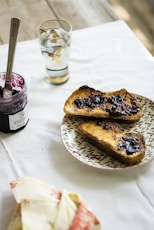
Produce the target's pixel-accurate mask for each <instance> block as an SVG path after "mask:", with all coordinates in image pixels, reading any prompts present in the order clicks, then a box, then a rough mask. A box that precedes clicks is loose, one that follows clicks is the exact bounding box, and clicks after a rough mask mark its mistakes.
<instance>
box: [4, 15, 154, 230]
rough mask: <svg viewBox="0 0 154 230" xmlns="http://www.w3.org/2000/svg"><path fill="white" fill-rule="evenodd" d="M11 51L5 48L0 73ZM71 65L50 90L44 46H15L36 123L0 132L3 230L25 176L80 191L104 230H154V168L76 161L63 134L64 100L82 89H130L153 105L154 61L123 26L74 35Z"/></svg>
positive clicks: (33, 43)
mask: <svg viewBox="0 0 154 230" xmlns="http://www.w3.org/2000/svg"><path fill="white" fill-rule="evenodd" d="M7 48H8V46H7V45H4V46H0V70H1V71H5V69H6V62H7ZM69 66H70V75H71V77H70V80H69V81H68V82H67V83H66V84H64V85H61V86H53V85H49V84H47V83H46V82H45V81H44V79H43V77H44V73H45V69H44V63H43V59H42V56H41V53H40V49H39V45H38V41H37V40H31V41H26V42H21V43H18V44H17V48H16V56H15V63H14V69H13V70H14V72H17V73H20V74H21V75H23V77H24V78H25V79H26V82H27V87H28V99H29V116H30V121H29V123H28V125H27V126H26V127H25V128H24V129H23V130H21V131H20V132H17V133H14V134H5V133H2V132H0V230H6V229H7V226H8V223H9V221H10V219H11V216H12V213H13V210H14V207H15V201H14V198H13V196H12V192H11V190H10V187H9V182H10V181H12V180H14V179H16V178H18V177H22V176H30V177H35V178H38V179H41V180H44V181H46V182H48V183H50V184H52V185H54V186H56V187H58V188H66V189H68V190H71V191H76V192H78V193H80V194H81V196H82V197H83V199H84V200H85V202H86V203H87V204H88V205H89V206H90V207H91V208H92V210H93V211H94V212H95V213H96V215H97V216H98V218H99V219H100V220H101V224H102V229H108V230H115V229H118V230H123V229H125V230H130V229H131V230H145V229H146V230H153V229H154V162H150V163H149V164H147V165H145V166H141V167H138V168H134V169H132V170H122V171H116V172H114V171H110V172H109V171H103V170H97V169H95V168H92V167H90V166H86V165H85V164H82V163H81V162H79V161H78V160H76V159H75V158H73V157H72V155H70V153H69V152H68V151H67V150H66V149H65V147H64V145H63V143H62V140H61V134H60V127H61V122H62V118H63V116H64V112H63V105H64V102H65V100H66V98H67V97H68V96H69V95H70V94H71V93H72V91H73V90H75V89H77V88H78V87H79V86H81V85H84V84H86V85H89V86H92V87H94V88H96V89H100V90H102V91H110V90H111V91H113V90H118V89H120V88H126V89H128V90H129V91H131V92H134V93H137V94H140V95H143V96H146V97H148V98H150V99H152V100H153V99H154V59H153V57H152V56H151V55H150V53H149V52H148V51H147V50H146V48H144V47H143V45H142V44H141V42H140V41H139V40H138V39H137V38H136V37H135V35H134V34H133V32H132V31H131V30H130V29H129V28H128V26H127V25H126V24H125V23H124V22H123V21H120V20H119V21H116V22H111V23H107V24H103V25H99V26H96V27H92V28H87V29H82V30H78V31H73V33H72V49H71V58H70V62H69ZM152 135H153V134H152Z"/></svg>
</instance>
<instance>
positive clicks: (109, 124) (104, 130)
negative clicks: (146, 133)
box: [79, 119, 146, 165]
mask: <svg viewBox="0 0 154 230" xmlns="http://www.w3.org/2000/svg"><path fill="white" fill-rule="evenodd" d="M79 129H80V131H81V134H82V135H83V137H84V138H86V140H87V141H88V142H89V143H91V144H93V145H94V146H96V147H97V148H99V149H100V150H102V151H103V152H105V153H106V154H107V155H109V156H111V157H113V158H114V159H116V160H117V161H120V162H121V163H124V164H126V165H135V164H138V163H139V162H141V161H142V159H143V157H144V155H145V149H146V147H145V140H144V137H143V135H142V134H140V133H127V132H126V130H124V129H123V128H122V126H121V125H120V124H118V123H117V122H114V121H109V120H99V119H95V120H87V121H84V122H82V123H81V124H80V127H79Z"/></svg>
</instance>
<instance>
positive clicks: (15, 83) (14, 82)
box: [0, 73, 24, 97]
mask: <svg viewBox="0 0 154 230" xmlns="http://www.w3.org/2000/svg"><path fill="white" fill-rule="evenodd" d="M5 79H6V73H1V74H0V97H3V90H4V86H5ZM11 86H12V95H15V94H16V93H18V92H20V91H21V90H22V89H23V87H24V79H23V78H22V77H21V76H20V75H18V74H15V73H12V75H11Z"/></svg>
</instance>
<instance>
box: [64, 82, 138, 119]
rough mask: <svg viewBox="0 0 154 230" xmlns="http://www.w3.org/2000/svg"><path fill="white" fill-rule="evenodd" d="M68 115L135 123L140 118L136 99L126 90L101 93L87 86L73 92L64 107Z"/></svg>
mask: <svg viewBox="0 0 154 230" xmlns="http://www.w3.org/2000/svg"><path fill="white" fill-rule="evenodd" d="M64 112H65V113H66V114H68V115H79V116H88V117H98V118H99V117H100V118H109V119H116V120H124V121H128V122H135V121H138V120H139V119H140V117H141V116H142V108H141V105H140V103H139V101H138V100H137V98H136V97H135V96H134V95H133V94H131V93H129V92H128V91H127V90H126V89H121V90H118V91H114V92H101V91H99V90H95V89H93V88H91V87H88V86H81V87H80V88H79V89H77V90H75V91H74V92H73V93H72V94H71V95H70V96H69V98H68V99H67V100H66V102H65V105H64Z"/></svg>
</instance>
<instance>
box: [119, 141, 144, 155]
mask: <svg viewBox="0 0 154 230" xmlns="http://www.w3.org/2000/svg"><path fill="white" fill-rule="evenodd" d="M118 150H122V151H123V150H125V151H126V153H127V155H131V154H133V153H136V152H140V151H141V144H140V143H139V141H138V140H137V139H136V138H135V137H122V138H121V142H120V143H119V144H118Z"/></svg>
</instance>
